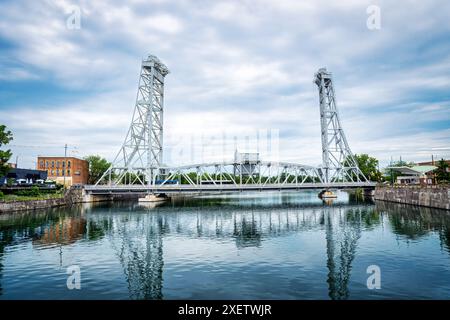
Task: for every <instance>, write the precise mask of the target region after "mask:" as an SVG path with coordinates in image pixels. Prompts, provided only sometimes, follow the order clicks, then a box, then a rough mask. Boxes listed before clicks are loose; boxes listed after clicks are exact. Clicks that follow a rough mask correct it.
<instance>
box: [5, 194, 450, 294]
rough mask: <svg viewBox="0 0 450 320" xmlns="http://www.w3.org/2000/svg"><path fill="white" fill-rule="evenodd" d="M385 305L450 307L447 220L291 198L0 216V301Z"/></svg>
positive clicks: (412, 211) (409, 210) (426, 212)
mask: <svg viewBox="0 0 450 320" xmlns="http://www.w3.org/2000/svg"><path fill="white" fill-rule="evenodd" d="M72 265H78V266H79V267H80V270H81V290H68V289H67V285H66V281H67V277H68V275H67V273H66V271H67V267H69V266H72ZM370 265H378V266H379V267H380V269H381V289H380V290H368V289H367V286H366V281H367V278H368V277H369V274H367V273H366V270H367V267H368V266H370ZM387 298H398V299H408V298H416V299H431V298H435V299H448V298H450V213H449V212H446V211H440V210H431V209H426V208H416V207H411V206H404V205H396V204H387V203H378V202H377V203H373V202H363V201H356V200H353V199H348V196H347V194H345V193H340V194H339V200H338V201H336V202H334V203H333V204H332V205H327V204H323V203H322V201H321V200H319V199H318V198H317V195H316V193H315V192H302V193H281V194H279V193H255V194H236V195H221V196H204V197H201V198H196V199H180V200H177V201H172V202H169V203H165V204H163V205H161V206H159V207H153V208H152V207H149V206H143V205H139V204H138V203H132V202H130V203H114V204H111V203H102V204H97V205H84V206H78V207H74V208H71V209H67V208H61V209H52V210H48V211H44V212H39V213H34V214H24V213H21V214H14V215H2V216H0V299H387Z"/></svg>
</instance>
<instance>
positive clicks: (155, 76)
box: [97, 55, 169, 185]
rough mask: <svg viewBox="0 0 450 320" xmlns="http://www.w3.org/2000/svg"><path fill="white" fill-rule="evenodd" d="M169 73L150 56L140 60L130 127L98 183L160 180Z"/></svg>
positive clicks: (158, 61)
mask: <svg viewBox="0 0 450 320" xmlns="http://www.w3.org/2000/svg"><path fill="white" fill-rule="evenodd" d="M168 73H169V69H168V68H167V67H166V66H165V65H164V64H163V63H162V62H161V61H160V60H159V59H158V58H157V57H155V56H153V55H149V56H148V57H147V58H146V59H144V60H143V61H142V66H141V74H140V77H139V86H138V91H137V96H136V104H135V108H134V113H133V118H132V121H131V125H130V128H129V129H128V133H127V136H126V138H125V141H124V143H123V145H122V147H121V148H120V150H119V152H118V154H117V156H116V158H115V159H114V161H113V162H112V165H111V167H110V168H109V169H108V170H107V171H106V172H105V173H104V174H103V176H102V177H101V178H100V180H99V181H98V182H97V184H98V183H104V182H106V181H107V182H108V184H110V185H118V184H134V183H137V182H138V183H141V184H147V185H151V184H154V183H155V180H156V179H160V178H161V177H162V175H163V172H162V170H161V166H162V162H163V110H164V77H165V76H166V75H167V74H168Z"/></svg>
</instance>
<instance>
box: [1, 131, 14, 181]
mask: <svg viewBox="0 0 450 320" xmlns="http://www.w3.org/2000/svg"><path fill="white" fill-rule="evenodd" d="M12 139H13V136H12V133H11V131H9V130H6V126H5V125H0V147H2V146H3V145H6V144H8V143H9V142H10V141H11V140H12ZM11 156H12V153H11V150H9V149H8V150H0V177H4V176H6V174H7V173H8V171H9V167H8V161H9V158H11Z"/></svg>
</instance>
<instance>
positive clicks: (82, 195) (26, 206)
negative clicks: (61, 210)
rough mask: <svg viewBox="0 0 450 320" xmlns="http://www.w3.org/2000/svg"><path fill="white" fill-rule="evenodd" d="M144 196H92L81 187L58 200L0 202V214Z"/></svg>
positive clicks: (136, 198) (73, 189)
mask: <svg viewBox="0 0 450 320" xmlns="http://www.w3.org/2000/svg"><path fill="white" fill-rule="evenodd" d="M144 196H145V194H135V193H124V194H109V195H96V196H92V195H90V194H87V193H86V192H85V190H84V188H82V187H73V188H70V189H69V190H67V191H66V192H65V194H64V196H61V197H60V198H48V199H36V200H17V201H0V214H4V213H12V212H18V211H26V210H41V209H50V208H55V207H61V206H70V205H73V204H77V203H91V202H103V201H138V199H139V197H144Z"/></svg>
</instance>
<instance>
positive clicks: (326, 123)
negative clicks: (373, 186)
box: [314, 68, 368, 183]
mask: <svg viewBox="0 0 450 320" xmlns="http://www.w3.org/2000/svg"><path fill="white" fill-rule="evenodd" d="M314 83H315V84H316V85H317V87H318V89H319V101H320V126H321V137H322V178H323V180H324V182H325V183H330V182H339V181H352V182H359V181H368V180H367V178H366V177H365V176H364V174H363V173H362V172H361V170H360V169H359V167H358V164H357V162H356V160H355V157H354V156H353V153H352V151H351V150H350V147H349V145H348V143H347V139H346V137H345V134H344V129H342V125H341V121H340V120H339V112H338V109H337V106H336V96H335V94H334V88H333V80H332V76H331V73H330V72H328V71H327V69H326V68H321V69H319V71H317V72H316V74H315V76H314Z"/></svg>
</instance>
